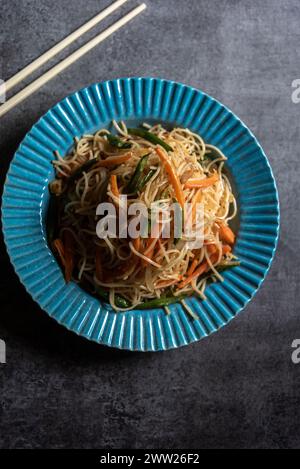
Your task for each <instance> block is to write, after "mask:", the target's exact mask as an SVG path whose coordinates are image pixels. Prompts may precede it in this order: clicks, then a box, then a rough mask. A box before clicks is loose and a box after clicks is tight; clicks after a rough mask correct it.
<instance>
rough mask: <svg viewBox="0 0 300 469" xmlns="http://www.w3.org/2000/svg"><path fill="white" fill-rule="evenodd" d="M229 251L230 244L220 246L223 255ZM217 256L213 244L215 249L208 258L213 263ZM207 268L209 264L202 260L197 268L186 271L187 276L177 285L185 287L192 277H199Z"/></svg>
mask: <svg viewBox="0 0 300 469" xmlns="http://www.w3.org/2000/svg"><path fill="white" fill-rule="evenodd" d="M230 251H231V248H230V246H227V245H225V246H223V247H222V254H223V255H225V254H227V253H228V252H230ZM218 257H219V253H218V252H217V248H216V246H215V251H214V253H213V254H212V255H211V257H210V260H211V262H212V263H213V264H214V263H215V262H217V260H218ZM208 270H209V264H208V262H207V261H203V262H202V264H201V265H200V266H199V267H198V269H197V270H194V271H193V272H192V273H191V274H189V273H188V276H187V278H186V279H184V280H183V281H182V282H181V283H180V284H179V285H178V288H180V289H181V288H184V287H186V286H187V285H188V284H189V283H191V281H192V280H194V278H197V277H199V276H200V275H202V274H204V273H205V272H207V271H208Z"/></svg>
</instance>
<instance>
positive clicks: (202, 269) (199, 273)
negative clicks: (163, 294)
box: [178, 261, 208, 289]
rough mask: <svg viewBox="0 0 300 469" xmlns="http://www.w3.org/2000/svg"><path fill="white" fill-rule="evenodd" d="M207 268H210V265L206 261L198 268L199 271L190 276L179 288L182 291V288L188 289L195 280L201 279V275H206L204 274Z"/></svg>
mask: <svg viewBox="0 0 300 469" xmlns="http://www.w3.org/2000/svg"><path fill="white" fill-rule="evenodd" d="M207 267H208V263H207V262H206V261H204V262H203V263H202V264H201V265H200V266H199V267H198V269H197V270H195V271H194V272H193V273H192V274H190V275H188V277H187V278H186V279H185V280H183V281H182V282H181V283H180V284H179V285H178V288H180V289H181V288H184V287H186V286H187V285H188V284H189V283H191V281H192V280H194V278H197V277H199V275H202V274H204V272H206V270H207Z"/></svg>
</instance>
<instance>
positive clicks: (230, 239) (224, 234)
mask: <svg viewBox="0 0 300 469" xmlns="http://www.w3.org/2000/svg"><path fill="white" fill-rule="evenodd" d="M219 234H220V239H221V240H222V241H225V243H228V244H231V245H232V244H234V242H235V234H234V232H233V231H232V229H231V228H230V227H229V226H227V225H221V226H220V231H219Z"/></svg>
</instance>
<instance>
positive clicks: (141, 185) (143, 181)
mask: <svg viewBox="0 0 300 469" xmlns="http://www.w3.org/2000/svg"><path fill="white" fill-rule="evenodd" d="M155 173H156V169H150V171H149V173H147V174H146V176H144V177H143V178H142V179H141V181H140V182H139V184H138V187H137V190H138V191H141V190H142V189H143V188H144V187H145V186H146V184H147V183H148V182H149V181H150V179H151V178H152V176H153V175H154V174H155Z"/></svg>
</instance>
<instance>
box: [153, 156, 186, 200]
mask: <svg viewBox="0 0 300 469" xmlns="http://www.w3.org/2000/svg"><path fill="white" fill-rule="evenodd" d="M155 150H156V153H157V154H158V157H159V159H160V161H161V162H162V164H163V165H164V167H165V169H166V171H167V174H168V179H169V182H170V184H171V185H172V187H173V189H174V192H175V195H176V198H177V200H178V202H179V204H180V205H181V207H182V208H184V194H183V189H182V186H181V183H180V181H179V179H178V176H177V174H176V173H175V171H174V169H173V168H172V165H171V163H170V161H169V159H168V156H166V155H165V153H164V152H163V150H162V149H161V148H156V149H155Z"/></svg>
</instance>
